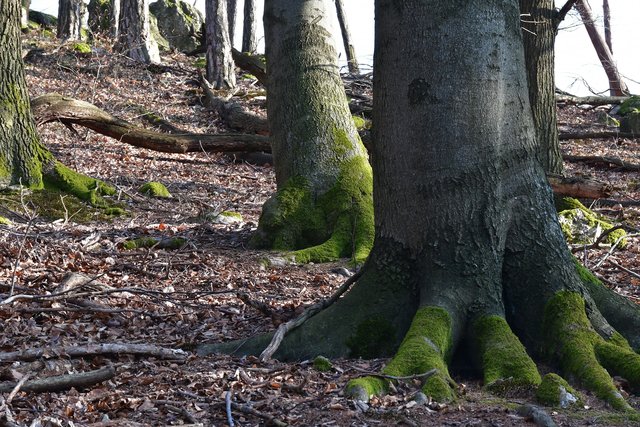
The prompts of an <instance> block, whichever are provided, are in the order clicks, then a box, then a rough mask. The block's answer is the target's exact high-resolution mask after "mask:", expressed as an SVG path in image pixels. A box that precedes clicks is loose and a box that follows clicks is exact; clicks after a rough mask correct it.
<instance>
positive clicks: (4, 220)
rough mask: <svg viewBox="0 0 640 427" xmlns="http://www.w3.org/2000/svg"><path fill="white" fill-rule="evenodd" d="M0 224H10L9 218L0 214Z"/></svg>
mask: <svg viewBox="0 0 640 427" xmlns="http://www.w3.org/2000/svg"><path fill="white" fill-rule="evenodd" d="M0 225H11V220H10V219H8V218H5V217H3V216H0Z"/></svg>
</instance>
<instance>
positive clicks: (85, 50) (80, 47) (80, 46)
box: [73, 43, 91, 55]
mask: <svg viewBox="0 0 640 427" xmlns="http://www.w3.org/2000/svg"><path fill="white" fill-rule="evenodd" d="M73 51H74V52H76V53H80V54H82V55H89V54H91V46H89V45H88V44H87V43H76V44H74V45H73Z"/></svg>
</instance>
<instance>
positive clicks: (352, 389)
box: [346, 307, 455, 402]
mask: <svg viewBox="0 0 640 427" xmlns="http://www.w3.org/2000/svg"><path fill="white" fill-rule="evenodd" d="M451 334H452V325H451V317H450V316H449V314H448V313H447V311H446V310H444V309H442V308H440V307H422V308H420V309H419V310H418V311H417V312H416V314H415V316H414V318H413V322H412V323H411V326H410V328H409V331H408V332H407V334H406V335H405V337H404V340H403V341H402V344H400V348H399V349H398V352H397V353H396V355H395V357H394V358H393V360H391V362H390V363H389V364H388V365H387V366H386V367H385V368H384V369H383V370H382V373H383V374H385V375H386V376H392V377H407V376H413V375H418V376H419V375H420V374H424V373H426V372H428V371H430V370H432V369H436V370H437V371H436V373H435V374H434V375H431V376H429V377H428V378H427V379H426V381H425V382H424V384H423V386H422V392H423V393H424V394H426V395H427V396H429V397H431V398H432V399H434V400H436V401H439V402H450V401H452V400H454V399H455V392H454V389H453V388H452V385H453V384H455V383H454V382H453V380H452V379H451V377H450V376H449V371H448V369H447V359H448V358H449V356H450V352H451V347H452V342H451ZM387 389H388V383H387V380H386V379H383V378H380V377H364V378H358V379H355V380H351V381H349V383H348V384H347V388H346V393H347V395H349V396H352V397H355V398H358V399H360V400H365V401H366V400H368V399H369V397H371V396H372V395H377V394H382V393H385V392H386V391H387Z"/></svg>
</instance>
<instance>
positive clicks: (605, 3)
mask: <svg viewBox="0 0 640 427" xmlns="http://www.w3.org/2000/svg"><path fill="white" fill-rule="evenodd" d="M602 23H603V27H604V41H605V43H606V44H607V47H608V48H609V52H611V53H613V41H612V40H611V8H610V7H609V0H602Z"/></svg>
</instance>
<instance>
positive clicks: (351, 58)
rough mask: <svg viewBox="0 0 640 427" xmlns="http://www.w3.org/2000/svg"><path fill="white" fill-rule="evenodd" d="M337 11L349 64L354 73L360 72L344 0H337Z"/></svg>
mask: <svg viewBox="0 0 640 427" xmlns="http://www.w3.org/2000/svg"><path fill="white" fill-rule="evenodd" d="M335 2H336V11H337V12H338V23H339V24H340V32H341V33H342V43H343V44H344V52H345V55H346V56H347V66H348V67H349V72H350V73H352V74H358V73H360V67H359V66H358V60H357V59H356V48H355V47H354V46H353V43H351V33H350V32H349V26H348V24H347V14H346V12H345V11H344V4H343V3H342V0H335Z"/></svg>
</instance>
